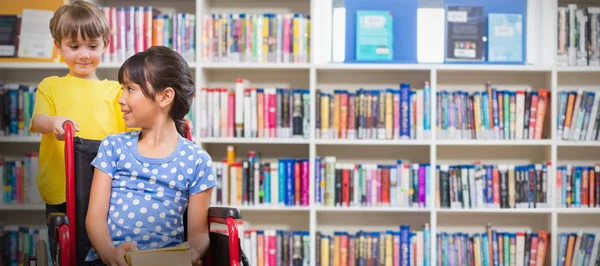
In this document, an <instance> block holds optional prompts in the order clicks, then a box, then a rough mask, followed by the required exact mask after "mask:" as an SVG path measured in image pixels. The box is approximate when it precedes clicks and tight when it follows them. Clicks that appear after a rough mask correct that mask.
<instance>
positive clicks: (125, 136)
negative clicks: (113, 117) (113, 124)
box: [102, 131, 140, 147]
mask: <svg viewBox="0 0 600 266" xmlns="http://www.w3.org/2000/svg"><path fill="white" fill-rule="evenodd" d="M139 133H140V132H139V131H127V132H122V133H114V134H109V135H107V136H106V137H105V138H104V139H103V140H102V144H103V145H104V146H108V145H112V146H122V145H125V146H129V147H131V146H133V140H134V139H135V137H136V136H137V135H138V134H139Z"/></svg>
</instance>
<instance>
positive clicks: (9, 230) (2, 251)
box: [0, 224, 49, 266]
mask: <svg viewBox="0 0 600 266" xmlns="http://www.w3.org/2000/svg"><path fill="white" fill-rule="evenodd" d="M47 239H48V230H47V229H45V228H40V229H36V228H28V227H20V226H5V225H1V224H0V265H10V266H12V265H23V263H24V262H23V254H25V253H29V254H32V255H35V243H36V242H37V241H38V240H45V241H46V243H47V242H48V240H47ZM48 254H49V253H48Z"/></svg>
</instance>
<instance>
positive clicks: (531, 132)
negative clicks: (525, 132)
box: [523, 94, 538, 139]
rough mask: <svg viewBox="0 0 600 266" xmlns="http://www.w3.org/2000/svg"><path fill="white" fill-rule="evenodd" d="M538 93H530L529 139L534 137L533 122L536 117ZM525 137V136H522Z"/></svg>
mask: <svg viewBox="0 0 600 266" xmlns="http://www.w3.org/2000/svg"><path fill="white" fill-rule="evenodd" d="M537 106H538V95H537V94H531V107H530V110H529V139H533V138H534V137H535V123H536V118H537ZM523 137H525V136H523Z"/></svg>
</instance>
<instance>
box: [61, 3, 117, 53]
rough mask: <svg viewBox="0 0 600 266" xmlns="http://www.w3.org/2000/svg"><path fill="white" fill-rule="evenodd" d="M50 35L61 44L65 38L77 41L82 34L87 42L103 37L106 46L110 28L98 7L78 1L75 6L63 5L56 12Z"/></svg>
mask: <svg viewBox="0 0 600 266" xmlns="http://www.w3.org/2000/svg"><path fill="white" fill-rule="evenodd" d="M50 33H51V34H52V38H54V40H56V41H58V42H59V43H60V42H61V41H62V40H63V39H65V38H69V39H71V40H77V36H78V35H79V34H81V37H82V38H83V39H85V40H89V39H95V38H98V37H101V38H102V40H103V41H104V45H106V44H107V43H108V37H109V35H110V27H109V26H108V20H107V19H106V16H104V13H103V12H102V11H100V9H99V8H98V7H96V6H94V5H93V4H91V3H88V2H84V1H79V0H78V1H75V2H74V3H73V4H70V5H63V6H61V7H59V8H58V9H57V10H56V12H54V16H53V17H52V19H50Z"/></svg>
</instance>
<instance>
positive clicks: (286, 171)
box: [211, 146, 310, 206]
mask: <svg viewBox="0 0 600 266" xmlns="http://www.w3.org/2000/svg"><path fill="white" fill-rule="evenodd" d="M227 153H228V156H227V159H223V161H222V162H214V169H215V172H216V178H217V180H216V181H217V187H216V191H215V192H213V194H212V199H211V201H212V202H211V203H212V204H214V205H234V206H241V205H244V206H248V205H250V206H253V205H281V206H309V204H310V203H309V194H308V193H309V192H308V191H309V181H310V180H309V178H310V177H309V176H310V172H309V171H310V170H309V161H308V159H294V158H279V159H278V160H277V162H265V161H261V160H262V159H261V155H260V153H258V152H255V151H250V152H248V155H247V158H245V159H243V160H236V156H235V148H234V147H233V146H228V148H227Z"/></svg>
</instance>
